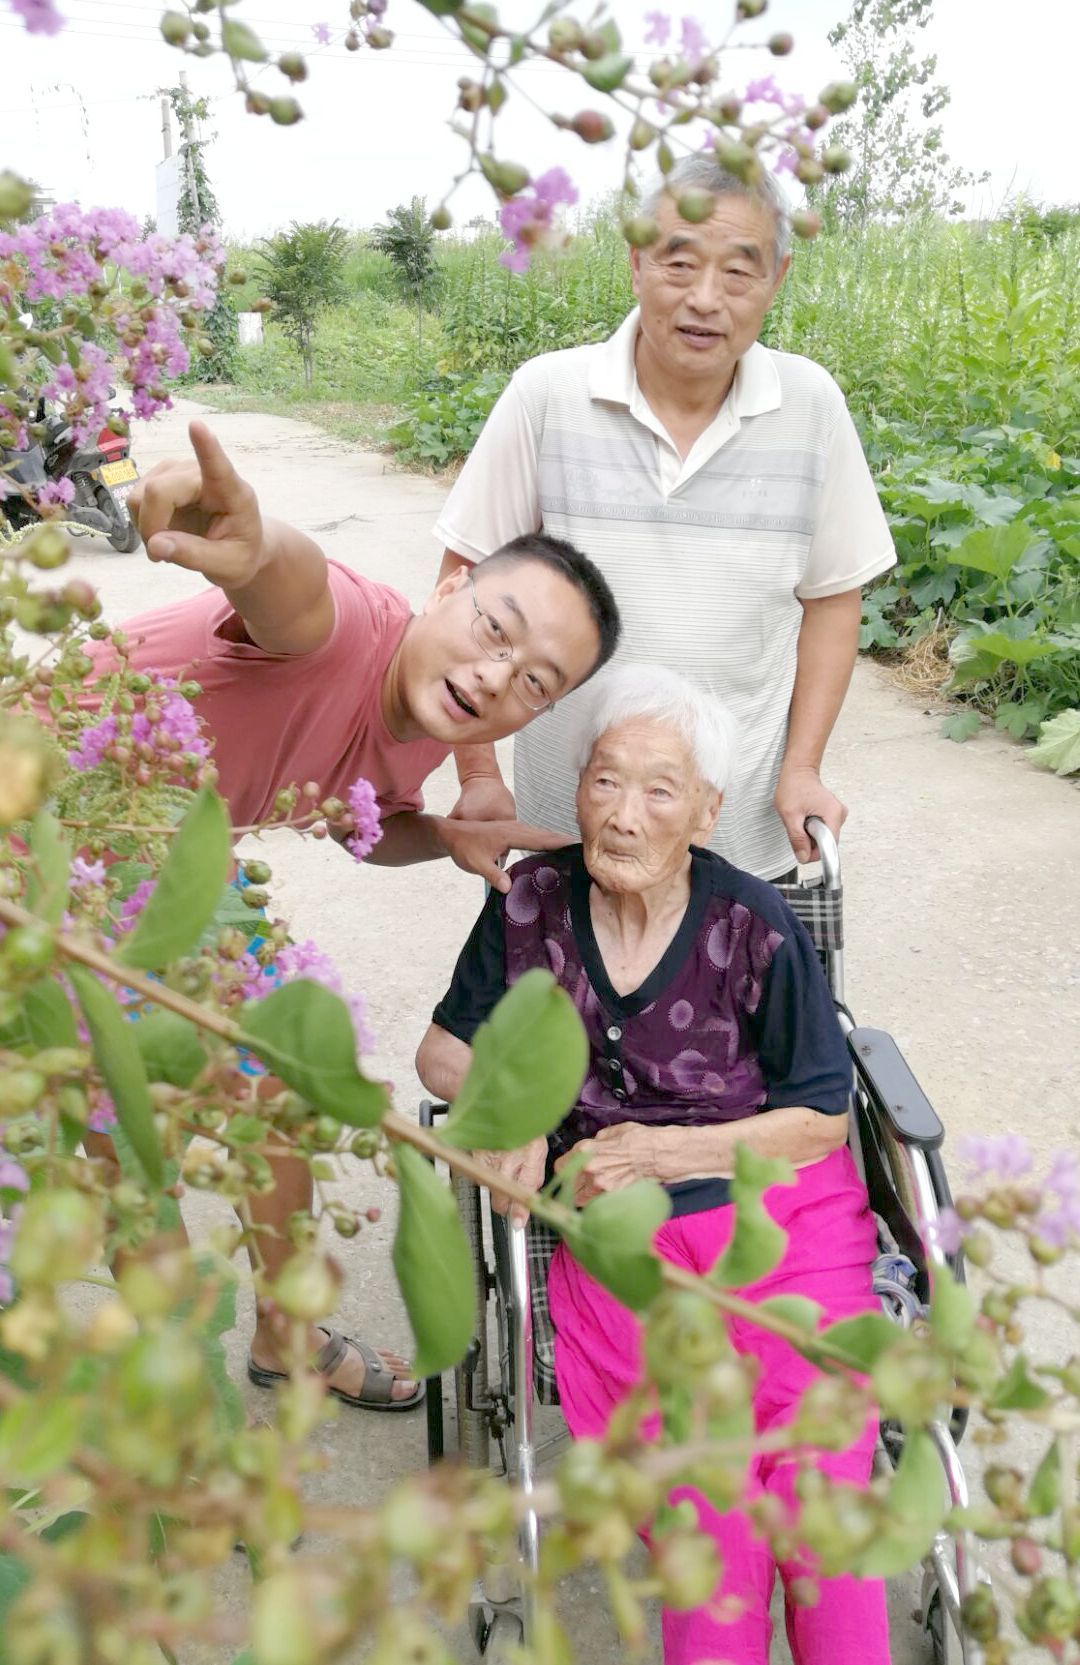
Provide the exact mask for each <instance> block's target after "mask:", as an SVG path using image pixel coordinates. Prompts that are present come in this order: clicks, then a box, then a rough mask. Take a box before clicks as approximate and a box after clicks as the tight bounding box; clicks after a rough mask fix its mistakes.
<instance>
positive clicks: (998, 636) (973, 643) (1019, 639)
mask: <svg viewBox="0 0 1080 1665" xmlns="http://www.w3.org/2000/svg"><path fill="white" fill-rule="evenodd" d="M963 645H964V647H965V648H968V647H970V648H971V649H972V650H973V652H974V653H975V654H985V655H988V656H989V657H990V658H991V659H992V660H994V662H995V665H998V664H1001V665H1006V664H1007V665H1030V664H1031V663H1032V662H1033V660H1036V659H1048V658H1049V657H1050V656H1051V655H1052V654H1055V653H1060V652H1061V644H1060V643H1059V642H1053V641H1050V640H1048V639H1047V637H1045V636H1008V635H1006V633H1005V632H1004V631H1003V630H987V631H986V632H985V633H984V634H983V635H981V636H968V637H965V638H964V644H963ZM956 663H957V665H958V667H961V666H962V664H963V661H962V659H960V658H959V656H958V657H957V660H956Z"/></svg>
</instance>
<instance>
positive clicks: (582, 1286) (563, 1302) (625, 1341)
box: [549, 1149, 889, 1665]
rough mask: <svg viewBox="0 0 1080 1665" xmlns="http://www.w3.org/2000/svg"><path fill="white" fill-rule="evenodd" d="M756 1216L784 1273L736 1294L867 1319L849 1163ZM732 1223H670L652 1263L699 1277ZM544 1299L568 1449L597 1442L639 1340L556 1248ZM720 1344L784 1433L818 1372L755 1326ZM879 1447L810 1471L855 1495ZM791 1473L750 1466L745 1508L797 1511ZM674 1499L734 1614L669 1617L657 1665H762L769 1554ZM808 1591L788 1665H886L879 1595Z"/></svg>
mask: <svg viewBox="0 0 1080 1665" xmlns="http://www.w3.org/2000/svg"><path fill="white" fill-rule="evenodd" d="M765 1206H766V1208H767V1209H768V1212H769V1214H770V1215H771V1216H772V1218H773V1219H774V1220H775V1221H776V1223H777V1224H778V1225H780V1226H782V1227H783V1228H784V1230H785V1231H786V1232H787V1233H788V1245H787V1249H786V1251H785V1254H784V1258H783V1260H782V1261H781V1263H780V1265H779V1266H777V1267H776V1268H775V1270H774V1271H772V1272H770V1273H769V1275H768V1276H767V1277H765V1278H762V1279H761V1281H760V1282H759V1283H756V1284H753V1285H751V1286H750V1287H749V1288H747V1289H745V1290H743V1291H742V1292H741V1293H742V1294H744V1295H746V1296H749V1297H750V1298H751V1299H753V1300H764V1299H766V1298H767V1297H768V1296H770V1295H796V1294H798V1295H805V1296H808V1297H809V1298H810V1299H811V1300H814V1301H817V1302H819V1303H820V1304H821V1306H822V1307H823V1308H824V1309H825V1314H826V1317H827V1319H828V1321H829V1322H830V1323H834V1322H836V1321H837V1320H839V1319H841V1318H850V1317H853V1316H854V1315H855V1314H856V1313H860V1312H870V1311H874V1310H875V1309H877V1299H876V1297H875V1296H874V1294H873V1292H872V1290H871V1287H870V1265H871V1263H872V1261H873V1259H874V1256H875V1254H876V1252H877V1250H876V1242H875V1232H874V1223H873V1219H872V1217H871V1215H870V1211H869V1209H868V1207H867V1202H866V1191H865V1189H864V1187H863V1185H862V1182H861V1181H860V1179H859V1177H858V1174H857V1173H856V1170H855V1166H854V1163H853V1162H852V1160H851V1156H850V1153H849V1152H848V1151H847V1150H846V1149H845V1150H839V1151H834V1152H833V1153H832V1155H830V1156H828V1157H826V1158H825V1160H824V1161H823V1162H816V1163H814V1164H813V1165H812V1166H811V1167H808V1168H801V1169H800V1170H799V1171H798V1175H797V1182H796V1184H795V1185H792V1186H780V1185H777V1186H773V1187H772V1188H771V1189H770V1190H768V1191H767V1192H766V1193H765ZM734 1215H735V1210H734V1207H732V1206H730V1205H729V1206H728V1207H725V1208H714V1209H709V1210H707V1211H706V1212H705V1213H702V1214H688V1215H684V1216H683V1217H682V1218H681V1219H677V1220H668V1221H667V1222H666V1223H665V1224H664V1225H662V1226H661V1227H660V1229H659V1231H658V1232H657V1234H656V1237H655V1239H654V1242H655V1246H656V1251H657V1253H658V1254H659V1255H661V1256H662V1257H663V1259H664V1260H669V1261H671V1262H672V1264H673V1265H675V1266H683V1267H686V1268H687V1269H688V1270H689V1271H692V1272H697V1273H707V1272H709V1271H710V1270H711V1269H712V1267H713V1265H714V1264H715V1261H716V1259H717V1256H718V1255H719V1254H720V1252H721V1250H722V1249H723V1248H724V1247H725V1245H726V1243H727V1241H728V1239H729V1237H730V1236H731V1231H732V1227H733V1225H734ZM549 1292H550V1301H551V1316H552V1320H553V1322H554V1324H555V1329H556V1339H555V1372H556V1377H557V1380H558V1385H559V1396H560V1398H561V1400H562V1407H563V1412H564V1414H565V1416H566V1421H567V1424H568V1426H569V1429H570V1432H571V1434H573V1435H574V1436H575V1438H580V1439H589V1438H597V1437H599V1436H600V1435H602V1434H603V1433H604V1431H605V1429H606V1427H607V1424H608V1421H609V1419H610V1417H611V1414H612V1411H613V1410H614V1409H615V1407H616V1406H617V1405H618V1404H619V1402H620V1401H621V1400H622V1399H624V1398H625V1397H626V1395H627V1394H628V1393H629V1392H630V1390H631V1389H632V1388H633V1387H634V1386H635V1384H636V1383H637V1382H638V1381H639V1380H640V1379H641V1374H642V1364H641V1326H640V1324H639V1322H638V1320H637V1319H636V1318H635V1317H634V1316H633V1314H632V1313H630V1312H629V1311H628V1310H627V1309H626V1308H625V1307H624V1306H621V1305H620V1303H619V1302H618V1301H616V1299H615V1298H614V1296H613V1295H609V1294H608V1293H607V1291H606V1290H604V1289H602V1288H601V1286H600V1285H599V1284H598V1283H596V1282H595V1280H594V1279H593V1278H591V1277H590V1276H589V1274H588V1273H587V1272H585V1271H583V1270H582V1268H581V1267H580V1266H579V1265H578V1264H577V1262H576V1261H575V1260H574V1259H573V1257H572V1256H571V1255H570V1253H569V1252H568V1250H567V1249H566V1247H565V1245H563V1244H560V1245H559V1248H558V1249H557V1250H556V1253H555V1257H554V1259H553V1261H552V1263H551V1271H550V1275H549ZM728 1333H729V1335H730V1337H731V1341H732V1343H733V1345H734V1347H735V1348H736V1350H737V1351H738V1352H739V1353H743V1354H749V1355H752V1356H753V1357H754V1358H756V1359H758V1360H760V1362H761V1367H762V1368H761V1371H760V1374H759V1377H758V1381H757V1385H756V1387H755V1389H754V1419H755V1423H756V1426H757V1428H758V1429H759V1431H763V1430H766V1429H769V1428H775V1427H781V1426H783V1425H784V1424H785V1423H787V1422H789V1421H790V1420H791V1418H792V1416H793V1415H794V1412H795V1409H796V1407H797V1405H798V1402H799V1399H800V1398H801V1396H802V1394H803V1392H804V1391H805V1389H806V1387H807V1386H808V1385H809V1383H810V1382H811V1381H812V1380H813V1379H814V1377H815V1376H816V1375H817V1371H816V1370H815V1368H814V1367H813V1366H812V1365H810V1364H808V1363H807V1362H806V1360H805V1359H803V1358H802V1357H801V1356H800V1355H799V1354H798V1353H796V1352H795V1351H794V1349H793V1348H791V1347H789V1346H788V1345H787V1343H786V1342H784V1341H781V1340H779V1339H777V1338H776V1337H775V1336H772V1335H769V1334H768V1333H766V1332H765V1331H764V1330H759V1329H757V1328H756V1327H755V1326H754V1325H751V1324H746V1323H744V1322H742V1321H739V1320H736V1319H729V1320H728ZM876 1433H877V1428H876V1424H875V1423H870V1424H868V1425H867V1427H866V1428H865V1429H864V1430H863V1432H862V1434H861V1435H860V1437H859V1438H858V1439H857V1440H856V1441H855V1443H854V1444H853V1445H851V1446H849V1447H848V1448H847V1450H846V1451H837V1452H821V1453H820V1454H819V1455H818V1457H817V1460H816V1461H817V1467H818V1468H819V1470H820V1471H821V1472H822V1473H824V1474H827V1475H829V1476H830V1477H831V1478H832V1479H834V1480H840V1481H845V1482H847V1483H848V1484H849V1485H852V1486H858V1487H865V1486H866V1485H867V1484H868V1482H869V1479H870V1465H871V1461H872V1458H873V1452H874V1443H875V1439H876ZM797 1472H798V1471H797V1468H796V1465H795V1464H794V1463H793V1462H791V1461H790V1460H788V1461H785V1460H784V1458H783V1456H782V1455H776V1456H763V1457H760V1458H757V1459H755V1461H754V1463H753V1464H752V1466H751V1470H750V1476H749V1481H748V1490H747V1495H748V1497H754V1496H756V1495H758V1494H760V1493H761V1492H762V1491H767V1492H771V1493H773V1494H774V1495H775V1496H777V1497H779V1498H780V1499H782V1500H783V1501H784V1502H785V1503H786V1504H787V1505H788V1506H789V1507H793V1506H794V1482H795V1477H796V1474H797ZM681 1498H689V1499H691V1500H692V1501H693V1503H694V1505H695V1507H696V1508H697V1512H698V1519H699V1521H700V1523H701V1526H702V1527H703V1529H704V1530H706V1531H708V1532H710V1533H711V1534H712V1536H713V1537H714V1538H715V1539H716V1544H717V1548H718V1550H719V1553H720V1557H721V1560H722V1563H723V1568H724V1571H723V1576H722V1578H721V1581H720V1584H719V1586H718V1588H717V1591H716V1596H717V1598H719V1597H721V1596H725V1597H729V1598H730V1597H732V1596H734V1597H737V1598H738V1599H739V1601H740V1602H741V1603H742V1612H741V1614H740V1616H739V1617H738V1618H736V1619H734V1620H731V1619H728V1618H726V1617H722V1618H718V1617H716V1616H714V1614H713V1613H712V1611H711V1610H710V1608H707V1607H699V1608H695V1609H693V1610H692V1611H690V1612H685V1613H677V1612H674V1611H672V1610H670V1609H665V1610H664V1615H663V1633H664V1660H665V1665H697V1662H700V1661H706V1660H708V1661H723V1662H731V1665H767V1662H768V1658H769V1644H770V1641H771V1637H772V1625H771V1622H770V1619H769V1600H770V1597H771V1594H772V1588H773V1583H774V1581H775V1577H776V1566H775V1564H774V1562H773V1558H772V1554H771V1551H770V1549H769V1547H768V1544H767V1543H764V1542H762V1541H761V1540H760V1539H758V1538H756V1537H755V1536H754V1534H753V1533H752V1531H751V1529H750V1525H749V1523H748V1521H747V1519H746V1516H745V1515H744V1514H743V1512H742V1511H741V1510H738V1509H734V1510H730V1511H729V1512H728V1513H726V1514H719V1513H718V1512H717V1511H716V1510H715V1509H714V1508H713V1507H712V1505H711V1504H710V1503H709V1502H707V1500H706V1499H705V1497H704V1496H703V1495H702V1494H701V1492H699V1491H697V1490H696V1489H695V1488H693V1487H689V1486H686V1487H679V1488H677V1490H675V1491H674V1492H673V1493H672V1499H673V1501H678V1500H679V1499H681ZM808 1573H809V1574H811V1575H812V1573H813V1565H812V1562H811V1561H810V1560H809V1558H806V1559H802V1560H800V1561H797V1562H794V1563H785V1564H784V1565H782V1566H781V1567H780V1576H781V1578H782V1579H783V1581H784V1584H785V1587H786V1586H787V1584H788V1583H789V1581H790V1580H791V1579H792V1578H796V1577H800V1576H803V1577H805V1576H806V1575H807V1574H808ZM818 1589H819V1597H818V1601H817V1604H816V1605H815V1606H813V1607H796V1606H793V1605H792V1604H791V1603H788V1604H787V1610H786V1616H787V1632H788V1640H789V1642H790V1644H791V1651H792V1654H793V1656H794V1660H795V1665H855V1662H856V1661H858V1665H888V1661H889V1636H888V1625H887V1620H886V1614H885V1587H884V1585H883V1584H882V1582H881V1581H880V1580H877V1579H875V1580H863V1579H858V1578H854V1577H852V1576H850V1575H844V1576H843V1577H839V1578H825V1579H822V1580H821V1581H820V1583H819V1586H818ZM729 1611H730V1609H729Z"/></svg>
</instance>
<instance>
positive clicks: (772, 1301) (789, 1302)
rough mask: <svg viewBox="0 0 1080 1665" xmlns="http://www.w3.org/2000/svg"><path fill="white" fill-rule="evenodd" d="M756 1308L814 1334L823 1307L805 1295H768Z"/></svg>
mask: <svg viewBox="0 0 1080 1665" xmlns="http://www.w3.org/2000/svg"><path fill="white" fill-rule="evenodd" d="M757 1310H758V1311H759V1312H767V1313H770V1314H771V1315H772V1317H773V1318H782V1319H783V1320H784V1322H785V1323H787V1324H796V1325H798V1327H799V1329H800V1330H805V1331H806V1333H807V1335H815V1334H816V1333H817V1327H818V1324H819V1322H820V1320H821V1315H822V1312H823V1310H824V1309H823V1308H822V1307H820V1306H819V1305H818V1303H817V1301H811V1300H808V1299H807V1297H806V1296H805V1295H770V1296H769V1299H768V1300H767V1301H759V1302H758V1303H757Z"/></svg>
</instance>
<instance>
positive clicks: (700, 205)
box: [675, 191, 716, 225]
mask: <svg viewBox="0 0 1080 1665" xmlns="http://www.w3.org/2000/svg"><path fill="white" fill-rule="evenodd" d="M675 207H676V210H677V211H678V215H679V218H680V219H681V220H688V221H689V222H690V224H691V225H700V224H701V223H702V221H704V220H707V219H708V218H709V216H710V215H711V214H712V213H713V211H714V209H715V208H716V198H715V197H714V196H713V194H712V192H711V191H684V192H683V193H682V195H681V196H680V197H679V198H678V199H677V201H676V203H675Z"/></svg>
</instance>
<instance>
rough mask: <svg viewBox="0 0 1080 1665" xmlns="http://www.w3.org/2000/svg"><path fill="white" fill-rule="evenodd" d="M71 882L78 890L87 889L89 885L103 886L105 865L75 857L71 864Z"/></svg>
mask: <svg viewBox="0 0 1080 1665" xmlns="http://www.w3.org/2000/svg"><path fill="white" fill-rule="evenodd" d="M71 882H72V884H73V885H74V886H75V888H76V889H77V890H82V889H85V888H86V887H87V886H89V885H103V884H104V883H105V863H104V862H103V861H87V860H86V858H85V856H74V857H73V858H72V862H71Z"/></svg>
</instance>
